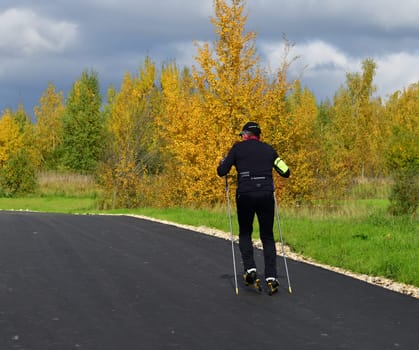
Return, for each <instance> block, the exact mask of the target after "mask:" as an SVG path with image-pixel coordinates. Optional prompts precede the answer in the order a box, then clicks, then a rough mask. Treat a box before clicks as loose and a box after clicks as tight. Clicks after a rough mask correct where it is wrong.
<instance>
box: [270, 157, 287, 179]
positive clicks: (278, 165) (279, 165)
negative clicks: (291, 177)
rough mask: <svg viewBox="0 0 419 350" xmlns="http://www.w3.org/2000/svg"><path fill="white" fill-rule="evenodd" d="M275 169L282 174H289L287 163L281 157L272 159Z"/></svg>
mask: <svg viewBox="0 0 419 350" xmlns="http://www.w3.org/2000/svg"><path fill="white" fill-rule="evenodd" d="M274 167H275V170H276V171H277V172H278V173H279V174H280V175H282V176H286V175H287V173H288V174H289V168H288V165H287V164H285V162H284V161H283V160H282V159H281V158H279V157H278V158H276V159H275V161H274Z"/></svg>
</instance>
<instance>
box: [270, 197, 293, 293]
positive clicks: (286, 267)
mask: <svg viewBox="0 0 419 350" xmlns="http://www.w3.org/2000/svg"><path fill="white" fill-rule="evenodd" d="M274 201H275V212H276V222H277V224H278V231H279V239H280V241H281V248H282V256H283V257H284V264H285V272H286V274H287V280H288V291H289V292H290V294H291V293H292V290H291V283H290V275H289V273H288V266H287V258H286V255H285V249H284V240H283V239H282V230H281V224H280V222H279V211H278V204H277V202H276V194H275V192H274Z"/></svg>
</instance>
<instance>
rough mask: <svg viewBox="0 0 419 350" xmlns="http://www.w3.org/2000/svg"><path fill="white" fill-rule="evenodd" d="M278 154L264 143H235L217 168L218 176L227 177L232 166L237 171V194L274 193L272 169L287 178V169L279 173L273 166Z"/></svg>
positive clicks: (252, 140) (253, 141)
mask: <svg viewBox="0 0 419 350" xmlns="http://www.w3.org/2000/svg"><path fill="white" fill-rule="evenodd" d="M278 158H279V156H278V153H277V152H276V151H275V150H274V149H273V148H272V146H271V145H268V144H267V143H265V142H261V141H259V140H255V139H251V140H246V141H242V142H239V143H236V144H235V145H234V146H233V147H232V148H231V150H230V152H229V153H228V155H227V157H226V158H225V159H223V161H222V162H221V163H220V165H219V166H218V168H217V173H218V175H219V176H224V175H227V174H228V172H229V171H230V169H231V167H232V166H233V165H234V166H235V167H236V170H237V183H238V186H237V193H247V192H255V191H274V184H273V179H272V168H274V169H275V170H276V171H277V172H278V173H279V174H280V175H281V176H283V177H289V174H290V172H289V169H288V167H287V169H288V170H287V171H286V172H281V171H279V169H277V167H276V166H275V165H274V162H275V160H277V159H278Z"/></svg>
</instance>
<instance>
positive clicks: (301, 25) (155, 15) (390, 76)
mask: <svg viewBox="0 0 419 350" xmlns="http://www.w3.org/2000/svg"><path fill="white" fill-rule="evenodd" d="M247 13H248V15H249V17H248V22H247V26H246V28H247V30H252V31H255V32H256V33H257V34H258V36H257V39H256V46H257V49H258V53H259V54H260V55H261V59H262V64H264V65H266V66H269V67H270V68H272V69H276V68H277V67H278V64H279V62H280V57H281V54H282V51H281V50H282V45H283V42H282V34H283V33H285V34H286V36H287V37H288V39H289V40H290V41H291V42H293V43H295V47H294V51H293V52H294V53H295V54H296V55H299V56H300V59H299V60H298V61H296V62H295V64H294V65H293V66H292V68H291V71H290V73H291V74H290V75H291V77H300V78H301V79H302V81H303V84H305V85H306V86H307V87H308V88H309V89H310V90H312V91H313V92H314V94H315V95H316V97H318V99H323V98H325V97H326V96H328V97H333V94H334V92H336V90H337V88H338V87H339V86H340V85H341V84H342V83H343V82H344V81H345V74H346V72H348V71H360V69H361V62H362V60H363V59H366V58H373V59H374V60H375V61H376V62H377V65H378V69H377V76H376V80H375V83H376V84H377V85H378V87H379V93H380V94H382V95H385V94H388V93H391V92H394V91H395V90H397V89H402V88H403V87H407V85H408V84H411V83H413V82H417V81H419V71H418V68H416V67H419V51H418V48H419V36H418V35H417V33H418V32H419V2H417V1H414V0H399V1H397V2H394V1H390V0H370V1H364V0H350V1H349V0H341V1H336V0H311V1H308V0H293V1H289V0H287V1H285V0H257V1H256V0H248V1H247ZM213 15H214V14H213V0H73V1H71V2H70V1H64V0H57V1H48V0H43V1H36V2H34V1H32V0H22V1H19V2H16V1H15V0H3V1H2V2H1V5H0V110H3V109H4V108H5V107H7V106H9V107H11V108H13V109H15V108H16V107H17V103H18V102H19V101H20V102H23V103H24V105H25V107H26V109H27V110H28V112H30V113H31V112H32V108H33V105H34V104H36V103H37V102H38V100H39V97H40V95H41V94H42V92H43V91H44V90H45V89H46V87H47V84H48V82H49V81H51V82H53V83H54V84H55V85H56V87H57V89H62V90H64V93H65V94H66V93H67V92H68V89H69V88H70V86H71V84H72V82H73V81H74V80H75V79H77V78H78V77H79V76H80V74H81V72H82V71H83V70H84V69H94V70H96V71H97V72H98V74H99V79H100V82H101V86H102V90H103V91H105V90H106V88H107V87H108V86H109V85H110V84H113V85H114V86H116V87H119V84H120V82H121V80H122V78H123V75H124V73H125V72H127V71H130V72H137V71H138V69H139V65H140V64H141V63H142V62H143V60H144V57H145V56H146V55H148V56H150V57H151V59H152V60H153V61H155V62H156V63H157V64H158V65H159V64H160V63H162V62H165V61H168V60H176V62H177V63H178V64H180V65H187V66H191V65H192V64H196V62H195V61H194V59H193V57H194V56H195V55H196V53H197V52H196V48H195V46H194V45H193V41H194V40H198V41H213V40H215V34H214V28H213V26H212V24H211V23H210V21H209V18H210V17H212V16H213Z"/></svg>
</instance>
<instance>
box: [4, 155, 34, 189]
mask: <svg viewBox="0 0 419 350" xmlns="http://www.w3.org/2000/svg"><path fill="white" fill-rule="evenodd" d="M36 183H37V181H36V172H35V168H34V166H33V165H32V163H31V162H30V160H29V158H28V156H27V155H26V153H24V152H18V153H16V154H15V155H14V156H12V157H11V158H10V159H9V160H8V161H7V162H6V163H5V165H4V166H3V168H1V169H0V195H2V196H5V197H13V196H16V195H21V194H27V193H31V192H33V191H34V190H35V188H36Z"/></svg>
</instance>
